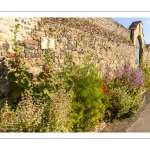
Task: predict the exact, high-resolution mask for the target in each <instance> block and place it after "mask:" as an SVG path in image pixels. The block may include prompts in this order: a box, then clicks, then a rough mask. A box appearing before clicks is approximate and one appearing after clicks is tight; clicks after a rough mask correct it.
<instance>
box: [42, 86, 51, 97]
mask: <svg viewBox="0 0 150 150" xmlns="http://www.w3.org/2000/svg"><path fill="white" fill-rule="evenodd" d="M43 92H44V94H46V95H48V96H49V97H51V93H50V92H49V91H48V89H47V88H44V89H43Z"/></svg>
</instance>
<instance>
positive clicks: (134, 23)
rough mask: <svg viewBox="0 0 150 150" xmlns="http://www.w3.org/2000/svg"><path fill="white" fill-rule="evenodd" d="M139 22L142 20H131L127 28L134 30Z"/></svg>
mask: <svg viewBox="0 0 150 150" xmlns="http://www.w3.org/2000/svg"><path fill="white" fill-rule="evenodd" d="M140 22H141V23H142V21H135V22H132V24H131V25H130V27H129V30H135V29H136V27H137V25H138V24H139V23H140Z"/></svg>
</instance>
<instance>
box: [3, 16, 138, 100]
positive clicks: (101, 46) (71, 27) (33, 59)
mask: <svg viewBox="0 0 150 150" xmlns="http://www.w3.org/2000/svg"><path fill="white" fill-rule="evenodd" d="M45 21H46V22H47V23H46V24H44V22H45ZM16 24H20V26H21V28H20V29H19V33H18V34H17V37H18V41H20V43H21V45H22V47H23V53H24V54H25V62H26V66H27V68H28V69H29V71H31V72H32V73H34V74H35V75H36V74H38V73H39V72H40V71H41V68H42V67H41V66H42V65H43V63H44V56H45V50H44V49H41V37H46V33H47V31H48V29H49V28H52V29H55V30H56V32H55V33H54V34H52V38H53V39H54V40H55V49H54V52H55V53H54V55H53V56H52V60H53V64H54V65H55V67H57V68H58V69H59V64H62V63H63V61H64V56H65V55H67V56H68V57H70V55H71V56H73V60H74V62H75V63H80V61H81V60H82V57H84V56H86V55H87V54H91V53H92V54H93V56H92V59H93V61H95V62H96V63H102V64H106V63H109V64H111V65H112V66H113V67H114V68H115V66H116V65H120V64H123V63H124V62H126V61H130V63H131V64H132V65H133V66H134V62H135V48H134V45H133V43H132V42H131V40H130V30H128V29H126V28H125V27H123V26H122V25H120V24H119V23H117V22H115V21H114V20H113V19H111V18H0V63H1V64H0V98H3V97H6V96H7V94H8V91H9V90H8V88H9V86H8V84H6V83H7V79H6V76H7V73H8V71H9V67H8V59H9V58H7V56H9V53H12V52H13V42H12V39H13V36H14V33H13V32H14V29H15V25H16ZM4 87H5V89H6V90H4Z"/></svg>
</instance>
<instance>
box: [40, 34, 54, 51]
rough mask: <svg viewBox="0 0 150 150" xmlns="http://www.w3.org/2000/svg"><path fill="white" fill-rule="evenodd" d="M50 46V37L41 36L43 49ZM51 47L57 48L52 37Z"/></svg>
mask: <svg viewBox="0 0 150 150" xmlns="http://www.w3.org/2000/svg"><path fill="white" fill-rule="evenodd" d="M47 48H48V39H47V38H46V37H41V49H47ZM49 48H51V49H55V39H53V38H50V43H49Z"/></svg>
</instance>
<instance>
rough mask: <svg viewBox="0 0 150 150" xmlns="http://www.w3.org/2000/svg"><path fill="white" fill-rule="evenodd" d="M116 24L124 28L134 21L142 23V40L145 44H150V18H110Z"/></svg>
mask: <svg viewBox="0 0 150 150" xmlns="http://www.w3.org/2000/svg"><path fill="white" fill-rule="evenodd" d="M112 19H114V20H115V21H117V22H118V23H120V24H122V25H123V26H125V27H126V28H129V26H130V25H131V24H132V22H134V21H142V23H143V31H144V39H145V42H146V44H150V18H144V17H143V18H112Z"/></svg>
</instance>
